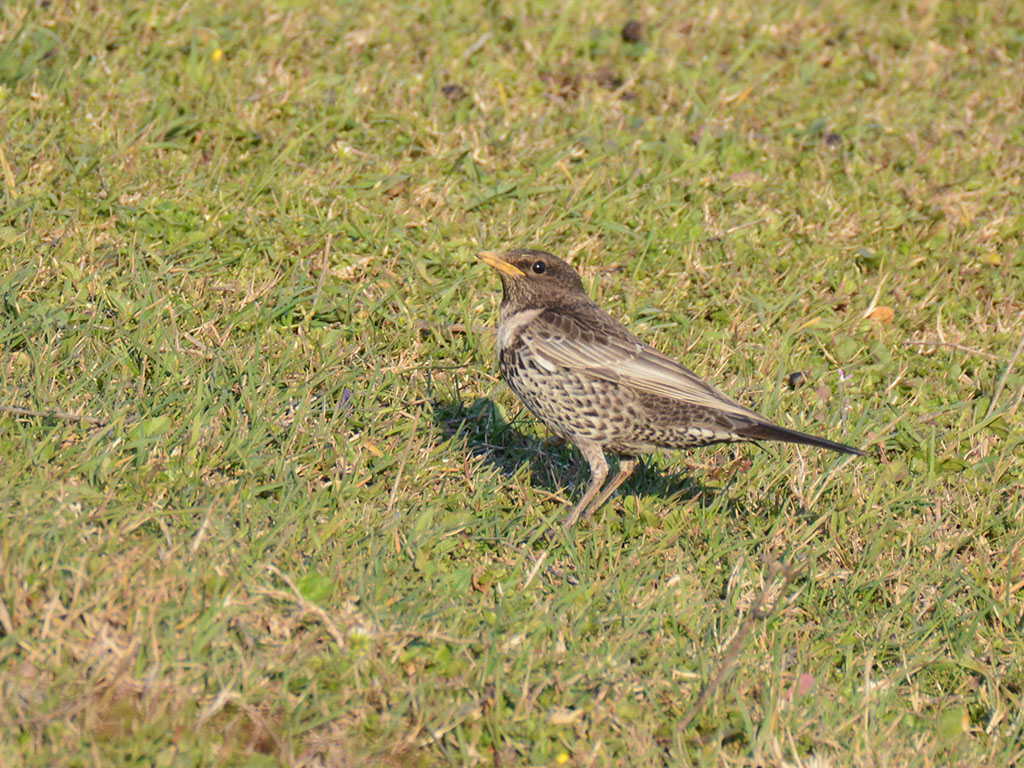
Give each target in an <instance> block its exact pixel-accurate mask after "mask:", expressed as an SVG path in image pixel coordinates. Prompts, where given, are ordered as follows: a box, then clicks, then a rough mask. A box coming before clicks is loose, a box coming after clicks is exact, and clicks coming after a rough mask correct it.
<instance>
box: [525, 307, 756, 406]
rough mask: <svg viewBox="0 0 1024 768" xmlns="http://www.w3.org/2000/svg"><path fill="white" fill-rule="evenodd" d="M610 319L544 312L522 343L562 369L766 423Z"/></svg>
mask: <svg viewBox="0 0 1024 768" xmlns="http://www.w3.org/2000/svg"><path fill="white" fill-rule="evenodd" d="M607 320H608V322H607V323H606V324H605V325H604V327H600V326H595V327H584V326H583V325H582V324H581V323H580V322H579V321H578V320H577V319H575V318H574V317H573V316H572V315H569V314H567V313H556V312H550V311H545V312H543V313H542V314H541V315H540V316H539V317H537V318H536V319H535V320H534V321H533V322H532V323H531V324H530V328H529V332H528V333H524V334H523V335H522V341H523V342H524V343H525V344H526V345H527V346H528V347H529V348H530V351H531V352H533V354H535V355H537V356H538V357H540V358H542V359H544V360H547V361H549V362H551V363H554V364H556V365H560V366H562V367H563V368H568V369H570V370H576V371H585V372H586V373H587V374H589V375H591V376H595V377H597V378H600V379H604V380H606V381H612V382H617V383H622V384H628V385H629V386H631V387H633V388H634V389H637V390H640V391H644V392H649V393H651V394H654V395H660V396H662V397H667V398H670V399H673V400H679V401H682V402H685V403H690V404H693V405H696V406H701V407H704V408H711V409H714V410H718V411H722V412H724V413H727V414H733V415H736V416H742V417H745V418H747V419H749V418H751V417H752V418H754V419H755V420H756V421H758V422H762V421H764V420H765V419H764V417H763V416H759V415H758V414H756V413H755V412H754V411H751V410H750V409H749V408H744V407H743V406H742V405H740V404H739V403H737V402H736V401H735V400H733V399H731V398H730V397H728V396H727V395H726V394H725V393H723V392H721V391H719V390H718V389H716V388H715V387H713V386H711V385H710V384H708V383H707V382H706V381H704V380H703V379H701V378H700V377H699V376H697V374H695V373H694V372H693V371H691V370H690V369H688V368H686V367H685V366H683V365H680V364H679V363H677V362H676V361H675V360H673V359H672V358H670V357H666V356H665V355H663V354H661V353H660V352H658V350H656V349H655V348H654V347H652V346H650V345H648V344H644V343H643V342H642V341H640V339H638V338H637V337H636V336H634V335H633V334H631V333H630V332H629V331H628V330H626V328H625V327H624V326H622V325H620V324H618V323H616V322H615V321H614V320H613V319H612V318H611V317H608V318H607ZM613 323H614V325H613Z"/></svg>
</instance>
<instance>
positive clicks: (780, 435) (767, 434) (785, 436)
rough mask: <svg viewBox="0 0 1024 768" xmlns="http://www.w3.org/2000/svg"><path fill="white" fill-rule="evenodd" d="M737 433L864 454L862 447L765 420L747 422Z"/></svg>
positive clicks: (858, 454) (747, 436)
mask: <svg viewBox="0 0 1024 768" xmlns="http://www.w3.org/2000/svg"><path fill="white" fill-rule="evenodd" d="M736 434H738V435H742V436H743V437H746V438H749V439H751V440H779V441H781V442H783V443H800V444H801V445H813V446H815V447H817V448H828V449H829V450H830V451H838V452H839V453H852V454H853V455H854V456H864V455H865V453H864V451H862V450H861V449H860V448H854V447H852V446H849V445H843V444H842V443H835V442H833V441H831V440H826V439H825V438H824V437H815V436H814V435H808V434H804V433H803V432H797V431H796V430H795V429H786V428H785V427H780V426H778V425H777V424H766V423H764V422H756V421H755V422H752V423H750V424H745V425H743V426H742V427H739V428H738V429H737V430H736Z"/></svg>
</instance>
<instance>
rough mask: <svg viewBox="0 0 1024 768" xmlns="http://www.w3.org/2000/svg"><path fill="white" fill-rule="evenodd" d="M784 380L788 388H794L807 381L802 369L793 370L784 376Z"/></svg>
mask: <svg viewBox="0 0 1024 768" xmlns="http://www.w3.org/2000/svg"><path fill="white" fill-rule="evenodd" d="M786 382H787V383H788V384H789V388H790V389H796V388H797V387H799V386H802V385H804V384H806V383H807V376H806V375H805V374H804V372H803V371H793V373H791V374H789V376H787V377H786Z"/></svg>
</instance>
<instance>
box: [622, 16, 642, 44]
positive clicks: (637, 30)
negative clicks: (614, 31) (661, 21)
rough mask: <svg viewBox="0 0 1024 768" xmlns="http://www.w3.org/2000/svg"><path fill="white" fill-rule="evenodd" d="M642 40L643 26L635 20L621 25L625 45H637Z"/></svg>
mask: <svg viewBox="0 0 1024 768" xmlns="http://www.w3.org/2000/svg"><path fill="white" fill-rule="evenodd" d="M643 39H644V25H643V24H641V23H640V22H639V21H637V20H636V19H632V20H631V21H627V22H626V23H625V24H623V25H622V40H623V41H624V42H627V43H639V42H640V41H641V40H643Z"/></svg>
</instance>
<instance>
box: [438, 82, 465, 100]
mask: <svg viewBox="0 0 1024 768" xmlns="http://www.w3.org/2000/svg"><path fill="white" fill-rule="evenodd" d="M441 93H442V94H444V96H445V98H447V99H448V101H458V100H459V99H462V98H465V96H466V89H465V88H463V87H462V86H461V85H457V84H455V83H449V84H448V85H444V86H441Z"/></svg>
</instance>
